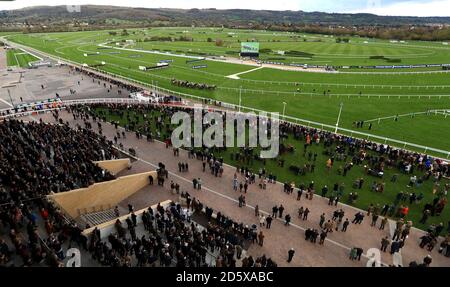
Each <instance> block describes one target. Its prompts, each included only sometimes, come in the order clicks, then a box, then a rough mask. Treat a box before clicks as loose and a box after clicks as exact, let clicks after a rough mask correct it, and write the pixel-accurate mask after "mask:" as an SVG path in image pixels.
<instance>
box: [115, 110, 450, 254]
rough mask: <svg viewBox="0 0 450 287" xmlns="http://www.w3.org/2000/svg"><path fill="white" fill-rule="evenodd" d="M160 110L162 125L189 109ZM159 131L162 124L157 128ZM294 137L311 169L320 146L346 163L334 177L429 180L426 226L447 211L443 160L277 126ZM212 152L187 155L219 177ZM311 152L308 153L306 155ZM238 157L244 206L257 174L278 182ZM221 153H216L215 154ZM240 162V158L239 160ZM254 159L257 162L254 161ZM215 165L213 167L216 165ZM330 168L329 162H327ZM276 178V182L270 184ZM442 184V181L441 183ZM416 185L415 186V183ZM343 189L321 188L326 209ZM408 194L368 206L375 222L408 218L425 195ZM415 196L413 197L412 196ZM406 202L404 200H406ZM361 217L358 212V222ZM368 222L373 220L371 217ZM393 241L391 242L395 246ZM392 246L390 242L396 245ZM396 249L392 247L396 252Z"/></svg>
mask: <svg viewBox="0 0 450 287" xmlns="http://www.w3.org/2000/svg"><path fill="white" fill-rule="evenodd" d="M115 108H119V109H121V110H123V109H125V110H126V108H124V107H115ZM148 109H150V110H151V109H154V108H153V107H149V108H148ZM156 109H159V117H160V118H161V120H162V122H165V119H169V117H170V115H171V114H172V113H173V112H174V111H175V110H179V109H183V110H184V111H187V112H189V110H188V109H186V108H182V107H177V108H173V107H171V108H170V109H167V108H162V109H161V108H159V107H158V108H156ZM166 111H167V112H168V113H167V114H166V116H164V115H163V114H164V113H165V112H166ZM160 126H161V127H162V126H163V125H160ZM167 128H168V130H170V127H167ZM163 130H164V128H161V132H163ZM283 134H285V135H292V136H293V137H294V138H296V139H299V140H301V139H304V140H305V145H304V157H306V158H308V159H309V161H310V162H311V164H310V166H312V165H314V163H315V160H316V158H317V153H315V154H314V153H312V152H311V151H310V149H309V148H308V147H309V146H311V145H319V144H323V146H324V148H325V149H324V154H325V155H326V156H327V157H328V158H329V161H330V169H332V168H333V163H334V162H336V161H344V162H345V164H342V166H341V167H339V168H338V174H340V175H341V176H344V177H345V176H347V174H348V172H349V171H350V170H351V169H352V168H354V167H355V166H363V167H364V169H365V170H366V173H367V174H368V175H369V176H370V175H371V174H373V175H374V176H375V177H376V178H381V179H382V178H383V174H384V169H385V168H389V169H397V170H398V171H399V172H400V173H402V174H405V175H406V176H411V177H413V176H414V177H416V180H414V179H413V180H411V181H413V183H412V184H410V185H408V188H411V187H417V186H420V184H422V183H423V182H425V181H427V180H432V181H433V183H434V186H435V192H434V194H435V200H434V201H433V202H430V203H427V204H426V205H425V207H426V208H425V209H424V214H425V215H424V217H425V219H424V221H423V222H426V219H427V216H430V214H431V212H432V211H433V216H439V214H440V213H442V210H443V209H444V208H445V205H446V204H447V199H446V196H447V192H448V189H449V187H448V184H447V185H445V184H442V185H441V183H442V182H443V181H442V179H444V180H445V178H449V176H450V169H449V166H448V165H447V163H446V162H444V161H442V160H440V159H438V158H433V157H430V156H427V155H424V154H420V153H414V152H410V151H406V150H402V149H398V148H394V147H391V146H389V145H383V144H377V143H373V142H370V141H367V140H360V139H355V138H352V137H348V136H344V135H337V134H334V133H331V132H327V131H321V130H317V129H314V128H307V127H302V126H298V125H294V124H290V123H281V126H280V135H283ZM212 151H214V152H217V151H220V149H209V150H208V149H206V148H203V149H197V150H195V151H194V150H192V151H190V152H189V153H190V154H200V158H199V159H200V160H201V161H202V166H203V170H204V171H205V168H206V167H208V166H209V169H210V171H211V173H212V174H216V176H217V175H220V173H221V172H222V171H220V167H221V162H223V159H222V158H220V161H219V160H216V159H212V161H211V158H206V159H204V158H203V155H202V154H203V153H206V154H208V152H210V153H211V154H213V153H212ZM308 151H309V152H308ZM241 153H242V154H239V153H238V154H236V155H234V154H232V156H233V160H238V161H240V162H241V163H242V165H243V166H241V167H239V166H238V167H237V173H241V174H242V175H244V178H245V180H243V181H239V180H237V178H235V179H234V180H233V183H232V187H233V189H234V190H235V191H240V192H241V193H243V194H241V195H240V196H239V200H238V201H239V206H244V205H245V195H244V194H245V193H246V191H247V189H248V186H249V185H250V184H252V183H254V182H255V181H257V177H258V175H259V186H260V187H261V188H263V187H265V186H267V183H269V182H275V181H276V175H274V174H272V173H268V172H266V171H265V168H264V169H261V170H260V171H259V172H257V171H252V170H251V169H250V168H248V167H247V166H246V165H247V164H249V165H251V163H252V161H253V160H255V159H256V157H253V156H246V155H247V154H248V152H246V151H242V152H241ZM219 154H220V153H219ZM240 159H242V160H240ZM256 160H258V159H256ZM216 163H217V164H216ZM327 164H328V163H327ZM306 170H308V171H309V172H311V168H306ZM417 172H420V173H421V174H422V176H416V175H415V174H417ZM398 176H399V175H398V174H395V175H394V176H393V177H392V178H391V181H392V182H395V181H396V180H397V177H398ZM274 178H275V180H274ZM364 181H365V180H364V178H358V179H357V180H356V181H355V182H354V184H353V189H356V190H361V188H362V187H363V186H364ZM444 182H445V181H444ZM417 184H419V185H417ZM371 188H372V190H373V191H374V192H380V193H383V191H384V190H383V189H384V183H383V182H382V181H380V180H374V183H373V184H372V186H371ZM344 190H345V187H344V186H343V184H341V183H336V184H335V186H334V187H333V188H332V189H331V193H330V192H329V190H328V187H326V186H324V187H322V196H326V197H328V198H329V199H330V202H331V203H330V205H337V203H338V202H339V200H340V198H342V196H343V194H344ZM284 191H285V192H286V193H293V192H294V191H297V192H296V193H297V198H298V200H300V198H301V197H302V194H303V193H305V194H306V198H308V199H312V198H313V195H314V193H315V188H314V184H313V183H312V186H311V185H305V184H300V185H299V186H298V187H296V186H295V184H294V183H293V182H286V183H285V185H284ZM402 193H403V194H407V196H406V197H404V196H402V197H401V198H400V200H395V201H394V202H393V203H388V204H385V205H384V206H383V207H382V208H381V207H379V206H378V205H376V206H373V205H372V207H369V209H372V214H373V216H376V217H377V218H380V220H381V221H382V222H384V224H386V222H385V217H386V216H387V215H389V216H393V217H401V218H402V217H406V216H407V214H408V209H409V208H408V205H407V204H406V201H410V199H411V197H412V201H410V203H413V202H414V203H416V202H417V200H419V202H420V200H422V199H423V197H424V196H423V194H415V192H414V191H413V190H411V193H404V192H402ZM414 195H415V196H414ZM358 198H359V194H358V192H356V191H353V192H351V195H350V196H349V199H348V200H349V202H350V203H354V202H355V201H356V200H358ZM405 198H406V199H405ZM289 216H290V215H289ZM363 217H364V215H363V214H362V218H363ZM362 218H361V215H358V218H357V219H356V221H355V223H358V222H361V221H362ZM372 220H374V219H373V218H372ZM289 221H290V218H289V219H288V220H286V218H285V222H286V224H287V225H288V224H289ZM261 224H264V225H265V224H266V222H265V219H264V220H263V221H262V222H261ZM348 225H349V221H348V219H347V220H342V219H341V221H340V222H338V221H336V222H335V223H333V228H331V229H334V228H336V227H339V228H338V229H341V230H342V231H345V230H346V229H347V227H348ZM317 233H318V236H319V235H321V236H322V237H326V235H325V234H322V233H323V232H320V231H318V232H317ZM397 241H398V240H396V241H395V242H397ZM442 244H443V245H442V246H444V248H443V250H444V254H445V250H446V249H445V248H446V246H447V245H446V244H445V242H443V243H442ZM395 245H396V244H394V246H395ZM394 249H395V248H394Z"/></svg>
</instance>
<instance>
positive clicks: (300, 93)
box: [8, 28, 450, 157]
mask: <svg viewBox="0 0 450 287" xmlns="http://www.w3.org/2000/svg"><path fill="white" fill-rule="evenodd" d="M183 31H188V32H186V33H185V32H183ZM117 32H118V34H117V35H115V36H112V35H109V33H108V31H89V32H73V33H48V34H26V35H24V34H20V35H13V36H9V37H8V39H10V40H11V41H14V42H17V43H20V44H24V45H27V46H30V47H33V48H36V49H38V50H41V51H43V52H46V53H49V54H52V55H55V56H57V57H61V58H65V59H68V60H72V61H75V62H78V63H80V64H82V63H86V64H88V65H96V64H99V63H100V62H101V61H105V62H106V65H105V66H102V67H98V68H99V69H100V70H102V71H104V72H108V73H113V74H116V75H120V76H124V77H127V78H131V79H134V80H138V81H141V82H143V83H147V84H151V83H154V84H157V85H158V86H159V87H162V88H166V89H170V90H172V91H176V92H182V93H187V94H192V95H196V96H200V97H204V98H209V99H215V100H220V101H224V102H229V103H232V104H238V103H239V88H240V87H242V89H243V90H242V105H244V106H248V107H252V108H257V109H261V110H266V111H272V112H280V113H281V111H282V110H283V104H282V103H283V102H286V103H288V105H287V107H286V115H287V116H291V117H295V118H300V119H305V120H310V121H314V122H319V123H323V124H327V125H335V123H336V118H337V114H338V110H339V104H340V103H341V102H342V103H344V108H343V113H342V116H341V122H340V127H343V128H346V129H354V127H353V122H355V121H360V120H368V119H372V118H378V117H385V116H392V115H396V114H406V113H412V112H423V111H426V110H428V109H448V108H450V83H449V81H448V79H449V74H448V73H421V74H391V73H388V74H375V73H370V74H349V73H348V74H347V73H342V74H324V73H309V72H298V71H283V70H278V69H269V68H263V69H260V70H257V71H253V72H250V73H247V74H242V75H240V78H241V79H239V80H234V79H229V78H227V77H226V76H227V75H231V74H235V73H239V72H243V71H247V70H251V69H253V68H254V67H253V66H247V65H239V64H230V63H223V62H214V61H204V62H199V63H193V64H192V63H191V64H186V60H187V59H186V58H182V57H174V56H168V55H157V54H149V53H144V52H133V51H124V50H117V49H99V47H98V44H100V43H110V45H112V46H115V43H116V42H120V41H121V40H125V39H135V40H137V39H143V38H144V37H151V36H171V37H173V38H176V37H180V36H189V37H193V38H194V40H195V41H194V42H179V41H175V42H138V43H136V45H135V46H134V48H143V49H159V51H164V50H167V51H171V52H173V53H178V54H179V53H186V54H188V53H189V52H204V53H210V54H217V55H221V54H220V53H226V52H227V51H238V50H239V43H237V40H241V41H246V40H251V39H253V38H254V39H255V40H258V41H260V42H261V48H267V47H268V48H270V49H271V50H272V51H276V50H277V49H282V48H283V47H284V48H283V49H285V50H287V49H288V48H289V49H291V50H296V51H303V52H308V53H311V54H315V55H319V54H321V55H322V56H323V57H325V54H329V55H332V56H327V57H329V59H331V58H332V57H335V58H333V59H334V61H345V62H341V63H345V64H358V63H360V61H363V60H362V59H361V58H360V55H362V56H363V57H366V56H367V59H368V60H370V59H369V57H370V56H373V55H384V56H395V57H397V56H402V57H404V58H405V61H406V59H408V61H410V62H409V63H420V62H422V61H425V62H427V63H432V62H434V61H438V62H440V63H447V62H448V63H450V53H448V51H449V48H448V47H444V46H443V45H442V44H441V43H424V42H408V43H405V44H401V43H396V44H392V43H389V42H387V41H382V40H370V41H369V42H370V43H368V44H364V41H366V40H365V39H359V38H352V39H351V42H350V44H337V43H335V41H334V39H332V38H330V37H325V36H320V35H305V34H289V33H281V32H264V31H247V30H227V29H223V30H222V29H212V28H195V29H192V28H152V29H150V30H149V29H135V30H129V33H130V35H128V36H120V31H117ZM133 32H134V34H133ZM229 33H234V34H229ZM228 36H231V37H228ZM209 37H210V38H212V39H213V40H215V39H216V38H221V39H223V40H224V41H225V44H224V46H223V47H217V46H215V44H214V43H209V42H207V38H209ZM303 39H306V40H307V42H304V40H303ZM273 40H275V42H274V41H273ZM317 40H321V41H322V42H313V41H317ZM278 41H280V42H278ZM333 41H334V42H333ZM371 45H375V46H371ZM130 47H133V46H130ZM346 47H347V48H346ZM236 49H237V50H236ZM189 50H191V51H189ZM425 50H426V51H428V53H431V54H430V55H426V56H425V55H423V56H417V54H419V53H425ZM97 52H99V53H100V54H99V55H96V53H97ZM84 53H88V54H91V55H89V56H88V57H85V56H83V54H84ZM357 55H358V56H357ZM262 57H264V55H263V56H262ZM280 57H281V56H280ZM169 59H170V60H173V63H171V64H170V68H168V69H163V70H156V71H148V72H143V71H140V70H139V69H138V67H139V66H140V65H142V66H150V65H154V64H155V63H157V62H158V61H160V60H169ZM364 61H365V60H364ZM370 61H374V62H373V64H375V62H376V61H380V60H376V59H373V60H370ZM381 61H383V60H381ZM203 63H206V64H207V65H208V67H207V68H206V69H192V66H193V65H197V64H203ZM337 63H339V62H337ZM370 63H371V64H372V62H370ZM380 63H381V62H380ZM380 63H378V64H380ZM405 63H406V62H402V64H405ZM172 78H176V79H180V80H188V81H192V82H197V83H207V84H212V85H216V86H217V89H216V90H214V91H202V90H196V89H188V88H182V87H177V86H173V85H172V84H171V83H170V80H171V79H172ZM433 96H436V97H433ZM299 123H302V122H299ZM303 124H306V123H305V122H303ZM317 127H321V125H320V124H319V125H318V126H317ZM446 130H450V117H448V118H443V117H442V116H436V117H434V116H428V117H420V118H415V119H411V120H410V121H408V122H406V121H404V120H403V119H402V121H399V122H397V123H391V124H390V125H387V124H384V123H383V124H380V125H374V126H373V128H372V130H371V131H368V130H367V129H359V130H358V131H361V132H365V133H369V134H372V135H377V136H382V137H389V138H392V139H396V140H402V141H407V142H411V143H415V144H420V145H425V146H429V147H433V148H437V149H442V150H449V149H450V148H449V144H448V143H449V141H450V133H446V132H444V131H446ZM378 141H383V140H378ZM387 143H391V142H389V141H387ZM401 147H403V146H401ZM406 148H410V149H412V150H417V151H419V152H424V150H423V149H417V148H415V147H412V146H406ZM431 154H434V155H439V156H442V157H446V156H447V155H445V154H436V153H431Z"/></svg>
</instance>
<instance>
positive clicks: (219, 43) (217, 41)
mask: <svg viewBox="0 0 450 287" xmlns="http://www.w3.org/2000/svg"><path fill="white" fill-rule="evenodd" d="M216 46H217V47H222V46H223V40H222V39H216Z"/></svg>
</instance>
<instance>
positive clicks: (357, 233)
mask: <svg viewBox="0 0 450 287" xmlns="http://www.w3.org/2000/svg"><path fill="white" fill-rule="evenodd" d="M61 117H62V118H63V120H64V121H68V122H69V123H70V124H71V125H72V126H75V125H76V124H77V123H78V124H80V125H82V124H83V123H82V121H74V120H73V117H72V115H70V114H68V113H67V112H66V111H63V112H61ZM38 118H42V119H43V120H44V121H48V122H54V119H53V117H52V116H51V115H50V114H44V115H39V116H34V117H33V119H38ZM93 127H95V128H94V129H95V130H96V127H97V125H96V124H94V125H93ZM103 134H104V135H106V136H107V137H108V138H111V139H112V138H113V136H114V135H115V134H116V130H115V129H114V127H113V126H112V125H110V124H106V123H105V124H103ZM121 142H122V144H123V145H124V146H125V149H128V148H129V147H132V148H134V149H135V150H136V151H137V156H138V157H139V161H138V162H136V163H135V164H134V165H133V168H132V171H133V172H141V171H148V170H154V169H155V166H156V165H157V164H158V163H159V162H163V163H164V164H165V165H166V168H167V169H168V170H169V172H170V176H169V179H168V181H167V184H170V181H171V180H173V181H174V182H177V183H179V184H180V186H181V190H184V191H188V192H189V193H190V194H191V195H192V196H193V197H196V198H198V199H199V200H200V201H201V202H203V203H204V204H206V205H207V206H210V207H212V208H213V209H214V210H220V211H221V212H223V213H224V214H226V215H228V216H230V217H232V218H233V219H234V220H236V221H240V222H244V223H246V224H248V225H250V224H258V219H257V218H256V217H255V216H254V206H256V205H259V208H260V211H261V212H263V213H266V214H268V212H271V210H272V207H273V206H274V205H280V204H283V206H284V207H285V208H286V209H285V213H284V214H286V213H289V214H291V216H292V224H291V226H289V227H286V226H284V224H283V223H282V221H281V220H279V221H280V222H278V221H275V222H273V223H272V228H271V229H270V230H265V229H264V234H265V236H266V237H265V241H264V242H265V243H264V246H263V247H259V246H257V245H252V246H251V248H250V249H249V253H250V254H251V255H254V256H260V255H262V254H266V255H267V256H269V257H271V258H273V259H274V260H275V261H276V262H277V263H278V264H279V266H365V264H366V262H367V258H366V257H363V258H362V259H361V261H351V260H349V259H348V254H349V250H350V248H351V247H361V248H363V249H364V252H367V250H369V249H370V248H379V247H380V241H381V238H382V237H384V236H386V235H388V236H389V235H390V231H389V228H386V229H385V230H384V231H380V230H378V228H373V227H370V219H369V218H368V217H367V216H366V218H365V220H364V222H363V223H362V224H361V225H354V224H351V225H350V226H349V228H348V231H347V232H346V233H342V232H333V233H331V234H329V235H328V238H327V241H326V242H325V244H324V245H323V246H321V245H319V244H313V243H310V242H307V241H305V240H304V230H305V229H307V228H310V227H311V228H317V229H319V225H318V222H319V217H320V214H322V212H324V213H325V214H326V215H327V219H328V218H331V216H332V213H333V211H334V210H336V209H337V208H342V209H343V210H344V211H345V217H348V218H349V219H350V220H352V219H353V215H354V214H355V213H356V212H357V211H358V210H357V209H355V208H353V207H350V206H346V205H342V204H339V205H338V207H337V208H336V207H330V206H328V204H327V203H328V200H327V199H324V198H321V197H320V196H315V197H314V199H313V200H311V201H309V200H305V198H304V197H303V198H302V200H301V201H296V195H294V194H293V195H287V194H285V193H283V191H282V190H283V186H282V185H281V184H269V185H268V188H267V189H266V190H264V191H261V190H259V188H258V186H257V185H250V187H249V191H248V193H247V194H246V199H247V204H248V205H247V206H246V207H244V208H239V207H238V203H237V198H238V197H239V192H235V191H233V189H232V178H233V175H234V172H235V168H234V167H230V166H225V168H224V174H223V176H222V177H218V178H216V177H214V176H213V175H211V174H210V173H209V172H206V173H203V172H202V164H201V161H199V160H196V159H188V157H187V153H186V152H185V151H180V157H177V158H174V157H173V152H172V149H171V148H169V149H166V148H165V145H164V144H163V143H161V142H153V143H148V142H147V141H146V140H145V139H142V140H138V139H136V137H135V135H134V133H127V138H126V139H121ZM179 161H184V162H188V163H189V172H187V173H179V172H178V162H179ZM194 177H200V178H201V179H202V190H201V191H197V190H194V189H193V188H192V179H193V178H194ZM241 179H242V178H241V176H240V175H239V180H241ZM167 193H168V197H167V198H171V195H170V194H169V192H167ZM152 197H153V193H152V192H151V190H149V191H144V190H142V191H141V192H139V193H137V194H135V195H133V196H132V197H131V198H130V199H129V201H130V203H132V204H134V205H135V207H136V208H141V207H146V206H148V205H149V204H150V203H151V202H154V198H153V199H152ZM158 197H159V196H158ZM163 198H164V196H162V197H161V199H163ZM158 200H159V199H158ZM123 204H125V202H124V203H123ZM300 206H304V207H308V208H309V209H310V210H311V213H310V214H309V219H308V221H302V220H300V219H298V218H297V210H298V208H299V207H300ZM422 235H423V232H422V231H420V230H417V229H414V230H413V231H412V233H411V235H410V236H409V238H408V240H407V242H406V245H405V247H404V248H403V249H402V251H401V255H402V257H403V264H404V265H407V264H408V263H409V262H410V261H412V260H416V261H418V262H421V261H422V259H423V258H424V257H425V256H426V255H427V254H428V253H429V252H427V251H426V250H424V249H420V248H419V247H418V242H419V238H420V236H422ZM291 247H292V248H294V249H295V250H296V254H295V257H294V260H293V261H292V262H291V263H290V264H289V263H287V262H286V257H287V251H288V250H289V249H290V248H291ZM437 249H438V248H435V250H433V252H431V255H432V257H433V264H432V266H450V258H446V257H444V256H443V255H441V254H439V253H438V252H437ZM381 260H382V262H383V263H384V264H391V263H392V262H393V258H392V256H391V255H390V254H388V253H383V254H382V255H381Z"/></svg>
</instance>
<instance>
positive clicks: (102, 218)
mask: <svg viewBox="0 0 450 287" xmlns="http://www.w3.org/2000/svg"><path fill="white" fill-rule="evenodd" d="M115 218H116V215H115V214H114V209H109V210H104V211H99V212H93V213H87V214H83V215H81V216H80V219H81V220H82V221H84V222H85V223H88V224H89V225H91V226H96V225H99V224H102V223H104V222H107V221H110V220H113V219H115Z"/></svg>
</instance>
